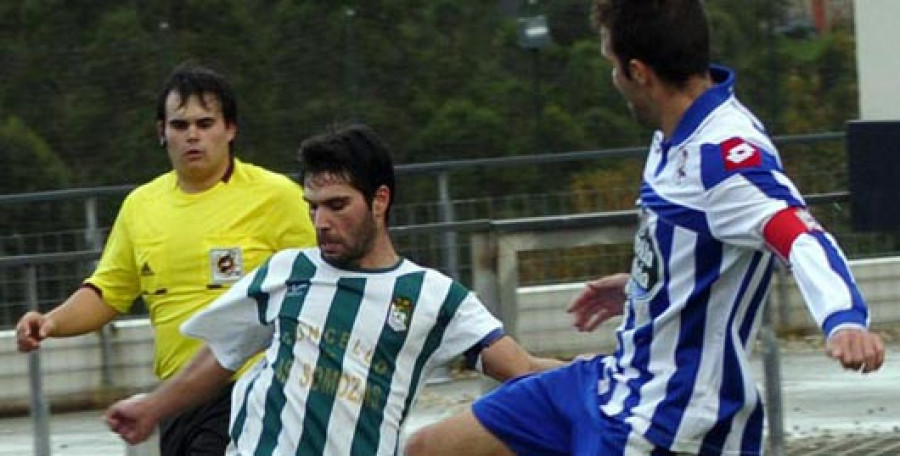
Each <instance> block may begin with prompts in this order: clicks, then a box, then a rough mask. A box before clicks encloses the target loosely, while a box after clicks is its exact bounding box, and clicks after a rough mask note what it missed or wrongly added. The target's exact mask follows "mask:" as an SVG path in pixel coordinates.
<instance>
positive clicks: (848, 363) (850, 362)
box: [825, 328, 884, 373]
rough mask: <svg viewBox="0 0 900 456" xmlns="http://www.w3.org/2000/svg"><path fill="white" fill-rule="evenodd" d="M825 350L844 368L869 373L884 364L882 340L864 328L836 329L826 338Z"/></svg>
mask: <svg viewBox="0 0 900 456" xmlns="http://www.w3.org/2000/svg"><path fill="white" fill-rule="evenodd" d="M825 350H826V353H827V354H828V356H830V357H831V358H834V359H835V360H837V362H839V363H841V366H843V367H844V368H845V369H851V370H855V371H860V372H863V373H869V372H873V371H876V370H878V369H879V368H880V367H881V365H882V364H884V341H882V340H881V336H879V335H878V334H876V333H873V332H869V331H867V330H866V329H864V328H843V329H838V330H836V331H835V333H834V334H832V335H831V337H829V338H828V342H827V344H826V347H825Z"/></svg>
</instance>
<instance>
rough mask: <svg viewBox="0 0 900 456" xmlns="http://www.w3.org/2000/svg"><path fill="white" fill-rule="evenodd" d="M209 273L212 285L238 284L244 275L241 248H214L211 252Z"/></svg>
mask: <svg viewBox="0 0 900 456" xmlns="http://www.w3.org/2000/svg"><path fill="white" fill-rule="evenodd" d="M209 271H210V274H211V275H212V283H214V284H220V285H221V284H225V283H231V282H236V281H237V280H238V279H240V278H241V277H243V275H244V260H243V256H242V255H241V248H240V247H226V248H213V249H210V250H209Z"/></svg>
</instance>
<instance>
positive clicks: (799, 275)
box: [762, 207, 884, 372]
mask: <svg viewBox="0 0 900 456" xmlns="http://www.w3.org/2000/svg"><path fill="white" fill-rule="evenodd" d="M762 233H763V237H764V238H765V241H766V244H767V245H768V247H769V249H770V250H772V251H773V252H775V253H776V254H777V255H778V256H779V257H781V258H782V259H783V260H784V261H785V262H786V263H787V264H789V265H790V267H791V270H792V272H793V275H794V278H795V280H796V281H797V286H798V288H799V289H800V292H801V294H802V295H803V297H804V300H805V301H806V303H807V307H809V309H810V311H811V312H812V314H813V316H814V317H815V319H816V321H817V322H818V323H819V324H820V325H821V327H822V329H823V331H824V332H825V335H826V337H827V347H826V351H827V353H828V355H829V356H831V357H832V358H834V359H835V360H837V361H838V362H840V363H841V365H842V366H844V367H845V368H847V369H853V370H861V371H862V372H871V371H874V370H876V369H878V368H879V367H881V365H882V363H883V362H884V343H883V341H882V340H881V337H880V336H879V335H878V334H876V333H873V332H870V331H869V330H868V329H867V328H868V320H869V312H868V309H867V307H866V304H865V300H864V299H863V297H862V294H861V293H860V291H859V287H858V286H857V284H856V282H855V280H854V279H853V276H852V274H851V273H850V268H849V266H848V264H847V260H846V258H845V257H844V254H843V252H842V251H841V249H840V247H838V244H837V242H836V241H835V240H834V238H833V237H832V236H831V235H830V234H828V233H827V232H826V231H825V230H824V229H822V227H821V226H820V225H819V224H818V223H817V222H816V221H815V219H814V218H813V217H812V215H811V214H810V213H809V212H808V211H807V209H806V208H804V207H788V208H786V209H783V210H781V211H778V212H777V213H775V214H774V215H773V216H772V217H771V218H769V220H768V221H767V222H766V223H765V225H764V228H763V230H762Z"/></svg>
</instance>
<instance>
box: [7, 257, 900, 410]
mask: <svg viewBox="0 0 900 456" xmlns="http://www.w3.org/2000/svg"><path fill="white" fill-rule="evenodd" d="M851 267H852V269H853V273H854V275H855V276H856V278H857V280H858V282H859V284H860V287H861V288H862V290H863V293H864V295H865V296H866V298H867V299H868V302H869V305H870V307H871V310H872V322H873V324H875V325H889V324H897V323H900V258H884V259H876V260H858V261H853V262H851ZM783 282H784V285H785V286H784V287H783V288H779V287H780V286H779V285H778V281H777V280H776V285H775V286H773V289H772V293H771V295H770V298H771V299H772V301H771V304H772V305H773V306H774V307H775V309H776V311H775V315H776V317H777V322H778V326H779V329H783V330H791V331H808V332H814V331H816V326H815V324H814V323H813V321H812V319H811V318H810V317H809V312H808V311H807V310H806V308H805V306H804V304H803V301H802V299H801V298H800V294H799V292H798V291H797V288H796V287H795V286H794V284H793V283H792V279H790V278H789V276H788V277H787V279H786V280H783ZM583 286H584V285H583V284H582V283H571V284H560V285H548V286H534V287H520V288H519V289H518V292H517V293H516V305H515V307H516V308H517V309H518V311H517V314H516V316H515V321H516V331H517V332H516V337H517V339H518V340H519V341H520V342H521V343H522V344H523V345H524V346H525V347H526V348H528V349H529V350H531V351H533V352H535V353H541V354H545V355H556V356H572V355H574V354H579V353H596V352H610V351H611V350H612V349H613V348H614V347H615V338H614V331H615V328H616V326H618V324H619V321H620V319H619V318H615V319H612V320H610V321H608V322H606V323H604V324H603V325H602V326H601V327H600V328H599V329H598V330H597V331H594V332H591V333H578V332H576V331H575V330H574V329H572V324H571V322H572V318H571V315H569V314H567V313H566V312H565V308H566V307H567V306H568V303H569V302H571V301H572V299H573V298H574V296H575V295H576V294H577V293H579V292H580V291H581V289H582V287H583ZM782 303H784V305H783V304H782ZM109 341H110V368H109V373H110V379H111V383H110V384H104V378H103V367H102V366H103V363H102V352H101V349H100V347H101V338H100V337H99V335H98V334H88V335H84V336H78V337H72V338H68V339H54V340H48V341H46V342H45V343H44V347H43V348H42V349H41V350H40V357H41V358H40V359H41V363H42V370H43V376H42V380H43V390H44V394H45V395H46V397H47V398H48V399H49V401H50V403H51V405H52V406H53V407H54V409H56V410H59V409H64V408H82V407H87V406H99V405H104V404H106V403H108V402H109V401H110V400H111V399H114V398H117V397H122V396H124V395H127V394H131V393H133V392H136V391H140V390H145V389H147V388H150V387H152V386H153V385H155V384H156V379H155V377H154V376H153V374H152V366H151V363H152V334H151V332H150V328H149V326H148V323H147V321H146V320H128V321H121V322H117V323H114V324H113V325H112V327H111V331H110V334H109ZM15 345H16V344H15V334H14V333H13V331H2V332H0V413H6V414H23V413H26V412H27V411H28V409H29V405H30V391H31V387H30V382H29V377H28V355H22V354H20V353H18V352H16V349H15Z"/></svg>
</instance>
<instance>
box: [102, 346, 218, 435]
mask: <svg viewBox="0 0 900 456" xmlns="http://www.w3.org/2000/svg"><path fill="white" fill-rule="evenodd" d="M233 373H234V372H233V371H231V370H228V369H226V368H224V367H222V366H221V365H220V364H219V362H218V361H217V360H216V357H215V356H214V355H213V353H212V351H211V350H210V349H209V347H206V346H204V347H203V348H202V349H200V351H199V352H198V353H197V355H196V356H194V359H193V360H191V362H190V363H189V364H188V365H187V366H185V367H184V368H183V369H182V370H181V371H180V372H178V374H176V375H175V376H174V377H172V378H171V379H169V380H166V381H165V382H163V383H162V384H161V385H159V386H158V387H157V388H156V389H155V390H153V392H151V393H148V394H138V395H135V396H132V397H130V398H128V399H124V400H121V401H119V402H116V403H115V404H113V405H111V406H110V407H109V409H107V411H106V424H107V425H108V426H109V429H110V430H111V431H113V432H115V433H117V434H119V435H120V436H121V437H122V439H123V440H125V441H126V442H128V443H130V444H132V445H134V444H136V443H140V442H143V441H144V440H146V439H147V437H149V436H150V434H151V433H152V432H153V429H155V428H156V425H157V423H159V420H161V419H162V418H164V417H166V416H169V415H172V414H175V413H177V412H179V411H182V410H184V409H187V408H188V407H192V406H195V405H199V404H202V403H203V402H205V401H207V400H209V399H211V398H212V397H213V396H214V395H215V394H216V393H217V392H218V391H220V390H221V389H222V387H224V386H225V385H226V384H227V383H228V381H229V379H230V378H231V375H232V374H233Z"/></svg>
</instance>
